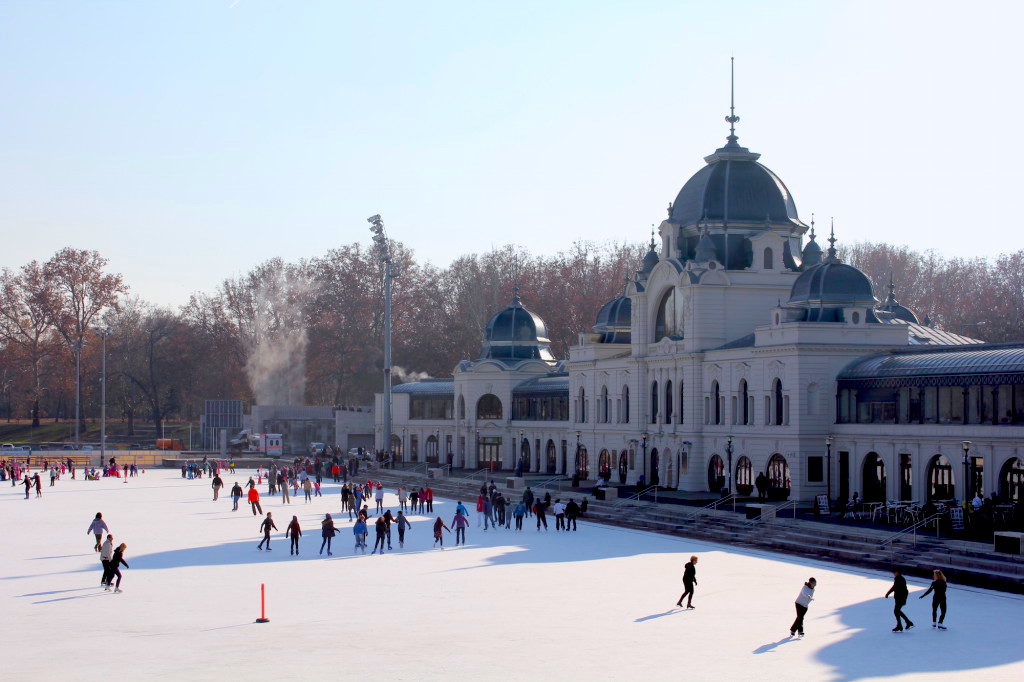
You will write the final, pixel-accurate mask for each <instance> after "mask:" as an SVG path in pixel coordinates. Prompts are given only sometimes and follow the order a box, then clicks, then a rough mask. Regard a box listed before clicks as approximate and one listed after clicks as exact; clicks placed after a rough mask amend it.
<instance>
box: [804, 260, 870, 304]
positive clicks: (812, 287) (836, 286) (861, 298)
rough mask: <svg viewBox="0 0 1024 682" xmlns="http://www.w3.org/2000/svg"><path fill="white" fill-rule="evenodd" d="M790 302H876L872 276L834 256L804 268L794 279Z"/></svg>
mask: <svg viewBox="0 0 1024 682" xmlns="http://www.w3.org/2000/svg"><path fill="white" fill-rule="evenodd" d="M789 302H790V303H791V304H794V303H796V304H803V305H804V306H807V305H818V306H866V307H869V308H873V307H874V306H875V305H876V304H877V303H878V301H877V299H875V294H874V291H873V290H872V287H871V280H869V279H868V278H867V275H865V274H864V273H863V272H861V271H860V270H858V269H857V268H855V267H853V266H852V265H847V264H846V263H840V262H838V261H835V260H826V261H825V262H824V263H821V264H820V265H816V266H814V267H812V268H810V269H809V270H805V271H804V272H803V273H801V274H800V276H799V277H797V278H796V281H795V282H793V288H792V289H791V290H790V295H789Z"/></svg>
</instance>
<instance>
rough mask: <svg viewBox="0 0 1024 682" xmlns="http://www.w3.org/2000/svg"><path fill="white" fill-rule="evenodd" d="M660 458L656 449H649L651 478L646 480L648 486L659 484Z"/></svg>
mask: <svg viewBox="0 0 1024 682" xmlns="http://www.w3.org/2000/svg"><path fill="white" fill-rule="evenodd" d="M660 469H661V457H660V455H659V453H658V448H651V477H650V478H649V479H648V481H647V483H648V485H660V484H661V471H660Z"/></svg>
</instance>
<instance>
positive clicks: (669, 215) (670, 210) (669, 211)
mask: <svg viewBox="0 0 1024 682" xmlns="http://www.w3.org/2000/svg"><path fill="white" fill-rule="evenodd" d="M668 217H669V218H671V217H672V202H671V201H670V202H668Z"/></svg>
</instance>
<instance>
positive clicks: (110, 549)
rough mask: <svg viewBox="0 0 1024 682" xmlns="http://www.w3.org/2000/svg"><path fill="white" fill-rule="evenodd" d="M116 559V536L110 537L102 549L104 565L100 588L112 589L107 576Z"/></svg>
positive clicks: (102, 562)
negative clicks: (112, 560)
mask: <svg viewBox="0 0 1024 682" xmlns="http://www.w3.org/2000/svg"><path fill="white" fill-rule="evenodd" d="M113 558H114V536H113V535H108V536H107V539H106V540H104V541H103V545H102V546H101V547H100V563H101V564H102V565H103V574H102V575H100V586H102V587H106V588H107V589H110V582H109V581H108V580H107V575H109V573H110V560H111V559H113Z"/></svg>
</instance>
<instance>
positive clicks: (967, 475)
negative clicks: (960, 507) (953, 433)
mask: <svg viewBox="0 0 1024 682" xmlns="http://www.w3.org/2000/svg"><path fill="white" fill-rule="evenodd" d="M960 446H961V447H962V448H963V449H964V510H966V509H967V505H968V503H969V502H970V499H971V492H972V491H971V488H972V487H973V483H974V482H973V481H972V480H971V471H970V465H969V462H970V456H969V455H970V452H971V441H969V440H965V441H963V442H962V443H960Z"/></svg>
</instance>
